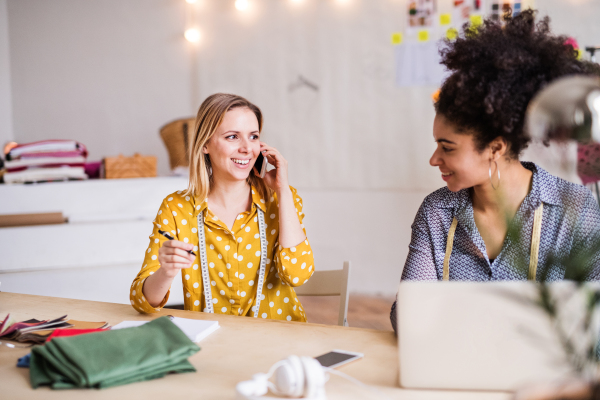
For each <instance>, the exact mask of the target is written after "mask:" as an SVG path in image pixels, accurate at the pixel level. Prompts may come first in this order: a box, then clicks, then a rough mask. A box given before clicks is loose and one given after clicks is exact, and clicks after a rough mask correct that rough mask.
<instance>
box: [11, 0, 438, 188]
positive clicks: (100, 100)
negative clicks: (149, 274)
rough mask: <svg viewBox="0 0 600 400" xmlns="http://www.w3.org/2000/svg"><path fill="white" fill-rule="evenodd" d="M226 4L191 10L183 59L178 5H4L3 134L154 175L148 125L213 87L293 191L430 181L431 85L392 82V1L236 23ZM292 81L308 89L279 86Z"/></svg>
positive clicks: (116, 1)
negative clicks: (247, 107)
mask: <svg viewBox="0 0 600 400" xmlns="http://www.w3.org/2000/svg"><path fill="white" fill-rule="evenodd" d="M233 3H234V2H233V1H225V0H218V1H217V0H203V1H201V2H200V4H199V6H198V7H199V9H198V21H197V22H198V24H199V26H200V28H201V30H202V34H203V38H202V41H201V43H200V45H199V46H198V47H197V48H196V50H197V51H196V53H195V55H194V54H192V53H191V52H190V50H192V49H193V46H191V45H190V44H189V43H187V42H186V41H185V40H184V39H183V37H182V32H183V30H184V28H185V2H184V1H183V0H127V1H122V0H106V1H101V2H98V1H89V0H88V1H82V0H9V1H8V12H9V21H10V37H11V67H12V71H13V75H12V81H13V90H14V92H13V108H14V116H15V117H14V123H15V136H16V138H17V139H18V140H20V141H31V140H39V139H42V138H47V137H60V138H67V137H68V138H75V139H79V140H81V141H82V142H84V143H85V144H86V145H87V146H88V148H89V150H90V154H91V158H92V159H94V158H96V159H97V158H101V157H102V156H105V155H112V154H116V153H118V152H124V153H127V154H131V153H133V152H135V151H139V152H142V153H151V154H157V155H158V156H159V159H160V164H159V167H160V171H161V172H162V173H166V172H167V159H166V152H165V151H164V149H163V145H162V143H161V142H160V140H159V137H158V128H159V127H160V126H161V125H162V124H164V123H166V122H168V121H170V120H172V119H174V118H178V117H181V116H186V115H193V114H194V113H195V111H196V109H197V107H198V105H199V103H200V102H201V100H202V99H204V98H205V97H206V96H208V95H209V94H212V93H214V92H217V91H227V92H234V93H238V94H241V95H244V96H247V97H248V98H250V99H251V100H253V101H255V102H256V103H257V104H258V105H259V106H260V107H262V108H263V111H264V113H265V118H266V126H265V139H266V140H268V141H269V142H270V143H271V144H273V145H276V146H277V147H279V148H280V150H281V151H282V153H283V154H284V155H286V157H287V158H288V159H289V161H290V165H291V166H292V168H291V172H290V173H291V178H292V182H293V184H295V185H297V186H299V187H305V188H320V189H325V188H327V189H329V188H336V189H342V188H350V189H366V188H373V189H414V188H428V189H429V188H432V187H435V186H436V185H438V181H437V174H436V173H435V172H434V171H432V170H431V169H429V168H427V158H428V157H427V156H428V154H429V153H430V151H431V149H432V146H433V141H432V140H430V137H429V131H430V125H431V121H432V118H433V109H432V107H431V93H432V92H433V91H434V90H435V87H426V88H412V89H406V88H405V89H398V88H396V87H395V84H394V49H393V47H392V46H391V45H390V33H391V32H394V31H396V30H398V29H401V27H402V25H403V23H404V19H403V18H402V17H401V14H402V13H401V11H402V10H403V6H402V4H401V3H399V2H397V1H392V0H378V1H355V2H350V3H349V4H348V6H346V7H344V6H340V5H339V4H338V3H337V2H335V1H321V0H319V1H306V2H304V4H301V5H300V6H298V7H296V6H294V4H293V3H291V2H289V1H281V0H255V1H253V5H254V8H253V9H252V10H251V11H250V12H248V13H246V14H243V13H240V12H238V11H237V10H236V9H235V8H234V7H233ZM192 65H194V66H195V69H194V70H193V71H192V70H191V69H190V68H191V66H192ZM299 75H303V76H305V77H306V78H308V79H310V80H311V81H313V82H315V83H316V84H317V85H319V91H318V92H317V93H313V92H311V91H310V90H309V89H306V88H300V89H298V90H296V91H290V89H289V86H290V85H291V84H293V83H294V82H295V81H296V79H297V77H298V76H299ZM423 136H425V138H426V139H425V140H423Z"/></svg>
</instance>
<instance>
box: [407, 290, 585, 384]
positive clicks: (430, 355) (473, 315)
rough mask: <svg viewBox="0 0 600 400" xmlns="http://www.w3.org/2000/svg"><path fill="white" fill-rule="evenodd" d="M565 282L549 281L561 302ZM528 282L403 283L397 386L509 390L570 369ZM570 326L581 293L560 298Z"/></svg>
mask: <svg viewBox="0 0 600 400" xmlns="http://www.w3.org/2000/svg"><path fill="white" fill-rule="evenodd" d="M573 288H574V286H573V284H572V283H570V282H559V283H555V284H552V285H551V289H552V292H553V293H554V294H555V295H556V296H562V297H560V298H563V299H566V298H567V296H568V294H569V293H572V291H573ZM533 299H537V289H536V285H535V284H533V283H530V282H494V283H476V282H443V283H442V282H403V283H401V284H400V288H399V291H398V303H397V307H396V309H397V312H398V316H397V317H398V318H397V321H398V327H397V328H398V350H399V360H400V368H399V369H400V386H402V387H406V388H423V389H459V390H500V391H511V390H515V389H517V388H519V387H521V386H522V385H524V384H527V383H530V382H534V381H542V380H553V379H564V378H566V377H567V376H568V374H569V373H571V367H570V364H569V363H568V360H567V358H566V355H565V352H564V351H563V349H562V347H561V345H560V343H559V341H558V338H557V335H556V333H555V330H554V329H553V328H552V326H551V322H550V319H549V317H548V316H547V315H546V314H545V313H544V312H543V311H542V310H541V308H540V307H539V306H535V305H533V302H532V300H533ZM565 303H568V304H566V305H565V307H566V308H567V309H566V310H565V312H566V314H568V315H570V317H568V318H567V319H568V320H569V321H571V322H570V324H572V323H573V321H574V320H576V319H577V318H579V317H580V316H582V315H583V310H584V307H583V296H576V298H575V299H571V300H570V301H569V302H567V301H566V300H565Z"/></svg>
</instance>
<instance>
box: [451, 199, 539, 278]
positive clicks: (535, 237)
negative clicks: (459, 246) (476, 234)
mask: <svg viewBox="0 0 600 400" xmlns="http://www.w3.org/2000/svg"><path fill="white" fill-rule="evenodd" d="M543 213H544V203H540V206H539V207H538V208H537V209H536V210H535V213H534V214H533V232H531V254H530V257H529V271H528V272H527V279H528V280H530V281H535V275H536V272H537V264H538V255H539V252H540V237H541V235H542V214H543ZM456 225H458V220H457V219H456V218H453V219H452V225H450V230H449V231H448V241H447V242H446V256H445V257H444V274H443V280H445V281H448V280H450V255H451V254H452V245H453V244H454V232H455V231H456Z"/></svg>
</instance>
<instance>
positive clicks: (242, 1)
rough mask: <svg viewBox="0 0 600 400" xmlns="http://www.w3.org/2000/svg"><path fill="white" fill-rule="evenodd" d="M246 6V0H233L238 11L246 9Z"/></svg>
mask: <svg viewBox="0 0 600 400" xmlns="http://www.w3.org/2000/svg"><path fill="white" fill-rule="evenodd" d="M248 6H249V2H248V0H235V8H237V9H238V10H240V11H246V10H247V9H248Z"/></svg>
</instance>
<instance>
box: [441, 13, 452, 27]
mask: <svg viewBox="0 0 600 400" xmlns="http://www.w3.org/2000/svg"><path fill="white" fill-rule="evenodd" d="M451 23H452V16H451V15H450V14H441V15H440V25H450V24H451Z"/></svg>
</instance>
